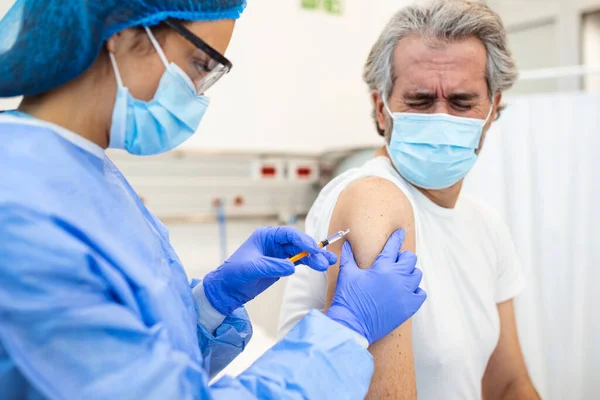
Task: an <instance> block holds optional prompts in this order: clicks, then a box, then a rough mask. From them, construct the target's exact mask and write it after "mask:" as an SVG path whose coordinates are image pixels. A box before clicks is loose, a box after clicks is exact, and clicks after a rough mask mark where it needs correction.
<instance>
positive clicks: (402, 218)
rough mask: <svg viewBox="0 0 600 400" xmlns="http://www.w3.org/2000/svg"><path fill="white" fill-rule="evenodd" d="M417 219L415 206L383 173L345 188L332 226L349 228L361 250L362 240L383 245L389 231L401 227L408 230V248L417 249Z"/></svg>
mask: <svg viewBox="0 0 600 400" xmlns="http://www.w3.org/2000/svg"><path fill="white" fill-rule="evenodd" d="M414 219H415V218H414V211H413V207H412V205H411V203H410V201H409V199H408V197H407V196H406V195H405V194H404V192H402V190H400V188H398V186H396V185H395V184H394V183H393V182H390V181H388V180H386V179H383V178H380V177H368V178H363V179H360V180H357V181H356V182H354V183H352V184H351V185H349V186H348V187H347V188H346V189H345V190H344V191H343V192H342V194H341V195H340V198H339V199H338V202H337V204H336V206H335V209H334V212H333V216H332V219H331V225H332V226H331V228H337V227H339V226H346V227H348V228H350V229H351V230H352V232H351V234H350V236H349V238H348V239H349V240H350V241H351V242H352V245H353V247H355V250H356V251H357V252H358V253H362V251H361V247H363V246H362V245H361V244H364V245H365V246H369V247H371V246H375V247H380V246H381V247H382V248H383V245H385V243H386V242H387V239H388V238H389V237H390V235H391V234H392V233H393V232H394V231H395V230H397V229H400V228H402V229H404V230H406V232H407V241H406V243H405V245H407V246H405V248H407V249H410V250H413V251H414V223H415V222H414ZM334 225H335V227H334ZM374 250H377V249H374ZM369 253H372V252H371V251H369ZM369 258H370V257H369ZM357 261H360V260H358V259H357ZM359 265H360V263H359Z"/></svg>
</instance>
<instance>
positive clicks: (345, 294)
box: [0, 0, 426, 400]
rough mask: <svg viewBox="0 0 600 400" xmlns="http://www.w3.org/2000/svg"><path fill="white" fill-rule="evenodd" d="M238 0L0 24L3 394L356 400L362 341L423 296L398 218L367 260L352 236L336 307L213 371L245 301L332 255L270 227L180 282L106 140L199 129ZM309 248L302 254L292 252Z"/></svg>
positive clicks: (105, 1) (163, 234) (122, 141)
mask: <svg viewBox="0 0 600 400" xmlns="http://www.w3.org/2000/svg"><path fill="white" fill-rule="evenodd" d="M245 7H246V3H245V0H193V1H190V0H138V1H123V0H102V1H100V0H60V1H59V0H52V1H44V2H41V1H39V0H17V1H16V3H15V5H14V6H13V7H12V8H11V10H10V11H9V12H8V14H7V15H6V16H5V17H4V18H3V19H2V20H1V21H0V38H3V41H2V43H1V44H0V97H14V96H23V101H22V103H21V104H20V106H19V107H18V110H16V111H11V112H7V113H0V136H1V137H2V140H3V145H2V146H0V176H2V177H3V178H2V185H0V239H1V240H0V281H1V282H2V284H1V285H0V320H1V321H2V322H1V323H0V398H1V399H9V400H13V399H46V398H48V399H74V398H92V399H112V398H115V399H127V398H130V399H134V398H144V399H150V398H156V399H217V398H227V399H238V398H239V399H241V398H244V399H247V398H261V399H279V398H287V397H298V398H300V397H302V398H340V397H343V398H364V397H365V395H366V394H367V391H368V389H369V386H370V381H371V377H372V374H373V368H374V365H373V358H372V357H371V355H370V354H369V352H368V351H367V347H368V346H369V345H370V344H372V343H374V342H376V341H378V340H379V339H381V338H383V337H384V336H386V335H388V334H389V333H391V332H392V331H394V330H395V329H397V328H398V327H399V326H400V325H402V324H404V323H405V322H406V321H407V320H409V319H410V318H411V317H412V316H413V315H414V314H415V313H416V312H417V311H418V310H419V308H420V307H421V306H422V305H423V303H424V302H425V299H426V294H425V292H424V291H423V290H421V289H420V288H419V285H420V282H421V278H422V274H421V271H420V270H419V269H417V268H416V262H417V261H416V257H415V255H414V254H412V253H410V252H401V248H402V245H403V242H404V232H403V231H397V232H396V233H394V234H393V235H392V236H391V238H390V239H389V241H388V243H387V244H386V246H385V248H384V249H383V251H382V253H381V255H380V256H379V257H378V258H377V261H376V262H375V263H374V265H373V266H372V268H371V269H369V270H363V269H360V268H359V267H358V266H357V264H356V262H355V260H354V255H353V252H352V248H351V247H350V245H349V244H348V243H347V244H346V245H345V246H344V248H343V252H342V253H341V257H340V259H339V268H340V273H339V279H338V282H337V290H336V294H335V297H334V301H333V304H332V306H331V308H330V309H329V310H328V311H327V312H325V313H324V312H321V311H318V310H313V311H312V312H310V313H309V314H308V315H306V316H305V317H304V318H303V319H302V320H301V321H300V322H299V323H298V324H297V326H296V327H295V328H294V329H292V331H291V332H290V333H288V334H287V335H286V336H285V337H284V338H283V339H282V340H281V341H279V342H278V343H277V344H276V345H275V346H274V347H273V348H271V349H270V350H269V351H267V352H266V353H265V354H264V355H263V356H262V357H261V358H260V359H259V360H258V361H257V362H256V363H255V364H253V366H252V367H251V368H250V369H248V370H247V371H246V372H244V373H242V374H241V375H240V376H238V377H236V378H232V377H227V376H226V377H223V378H221V379H219V380H218V381H216V382H214V383H212V384H209V382H210V381H211V379H212V378H213V377H214V376H215V375H216V374H217V373H219V372H220V371H221V370H222V369H223V368H224V367H226V366H227V365H228V364H229V363H230V362H231V361H232V360H233V359H234V358H235V357H236V356H237V355H238V354H240V353H241V352H242V351H243V350H244V349H245V348H246V346H247V345H248V343H249V341H250V339H251V337H252V324H251V321H250V318H249V316H248V313H247V312H246V310H245V307H244V306H245V304H246V303H248V302H249V301H251V300H252V299H254V298H255V297H256V296H259V295H260V294H261V293H262V292H264V291H265V290H267V289H268V288H270V287H271V286H272V285H273V284H274V283H276V282H277V281H279V280H280V279H281V278H282V277H286V276H289V275H292V274H294V273H295V272H296V271H297V269H299V268H303V269H304V268H310V269H312V270H314V271H316V272H318V273H324V272H325V271H327V270H328V268H330V266H332V265H334V264H336V263H338V258H337V257H336V255H335V254H333V253H331V252H329V251H327V250H325V249H321V248H320V247H319V246H318V245H317V243H316V241H315V240H314V239H313V238H311V237H309V236H307V235H306V234H304V233H303V232H301V231H299V230H297V229H294V228H290V227H265V228H260V229H258V230H256V232H254V233H253V234H252V235H251V236H250V238H248V240H247V241H246V242H245V243H244V244H243V245H242V246H241V247H240V248H239V249H238V250H236V251H235V252H233V254H232V255H231V256H230V257H229V258H228V259H227V260H226V261H225V262H224V264H223V265H221V266H217V265H215V268H214V270H212V271H211V272H209V273H208V274H206V275H205V276H204V277H203V279H201V280H200V279H192V280H190V279H188V277H187V276H186V273H185V271H184V268H183V265H182V264H181V262H180V260H179V258H178V257H177V254H176V252H175V250H174V248H173V246H172V245H171V242H170V239H169V234H168V231H167V229H166V227H165V226H164V225H163V224H162V223H161V222H160V221H159V220H158V219H157V218H156V217H155V216H154V215H153V214H152V212H151V211H150V210H149V209H147V208H146V207H145V205H144V204H143V203H142V201H141V200H140V198H139V197H138V196H137V194H136V193H135V191H134V190H133V188H132V187H131V186H130V184H129V182H128V181H127V179H126V178H125V177H124V176H123V174H122V173H121V172H120V171H119V169H118V168H117V167H116V166H115V165H114V164H113V163H112V161H111V160H110V159H109V157H107V155H106V154H105V149H107V148H109V147H110V148H116V149H123V150H125V151H127V152H129V153H131V154H134V155H139V156H146V155H154V154H161V153H164V152H166V151H169V150H172V149H174V148H176V147H177V146H179V145H181V144H182V143H183V142H185V141H186V140H187V139H188V138H190V137H191V136H192V135H194V134H203V132H202V129H201V128H200V129H199V125H200V122H201V120H202V118H203V117H204V115H205V113H206V111H207V107H208V103H209V102H208V98H207V97H206V92H207V91H208V90H209V89H211V88H212V86H213V85H214V83H215V82H217V81H218V80H219V79H220V78H222V77H223V76H224V75H225V74H227V72H229V70H230V69H231V67H232V64H231V62H230V61H229V60H228V59H227V58H226V57H225V56H224V53H225V51H226V49H227V47H228V45H229V41H230V39H231V36H232V32H233V29H234V25H235V23H234V21H235V20H236V19H237V18H239V17H240V15H241V14H242V12H243V10H244V9H245ZM40 27H43V29H42V28H40ZM243 39H244V38H243V37H242V38H240V40H243ZM246 45H247V46H253V45H261V44H257V43H253V42H248V43H247V44H246ZM262 45H267V44H262ZM234 111H235V110H232V112H234ZM217 133H218V132H217ZM318 239H322V238H318ZM303 252H306V253H308V257H306V258H304V259H303V260H302V263H303V265H297V264H294V263H292V262H291V261H290V260H289V258H290V257H293V256H295V255H297V254H299V253H303ZM390 293H393V294H394V295H390ZM315 376H318V377H319V379H315Z"/></svg>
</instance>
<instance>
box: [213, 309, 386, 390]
mask: <svg viewBox="0 0 600 400" xmlns="http://www.w3.org/2000/svg"><path fill="white" fill-rule="evenodd" d="M356 336H357V335H356V334H355V333H354V332H353V331H351V330H350V329H348V328H346V327H345V326H342V325H341V324H338V323H337V322H335V321H333V320H331V319H330V318H329V317H327V316H325V315H324V314H322V313H321V312H319V311H316V310H313V311H311V312H309V313H308V314H307V315H306V316H305V317H304V318H303V319H302V320H301V321H300V322H299V323H298V324H297V325H296V326H295V327H294V328H293V329H292V330H291V331H290V332H289V333H288V334H287V335H286V336H285V337H284V338H283V339H282V340H281V341H280V342H279V343H277V344H276V345H275V346H274V347H273V348H272V349H271V350H269V351H267V352H266V353H265V354H264V355H263V356H262V357H261V358H259V359H258V361H256V362H255V363H254V364H253V365H252V366H251V367H250V368H249V369H248V370H246V371H245V372H244V373H242V374H241V375H240V376H239V377H237V378H236V379H234V378H231V377H228V376H225V377H223V378H221V379H220V380H219V381H217V382H216V383H214V384H213V385H212V386H211V393H212V394H213V395H214V398H216V399H255V398H259V399H364V398H365V396H366V395H367V391H368V390H369V385H370V382H371V377H372V375H373V368H374V364H373V358H372V357H371V355H370V354H369V352H368V351H367V350H366V349H365V348H366V346H365V347H363V345H361V344H359V343H360V340H357V337H356ZM365 345H366V343H365ZM236 396H237V397H236Z"/></svg>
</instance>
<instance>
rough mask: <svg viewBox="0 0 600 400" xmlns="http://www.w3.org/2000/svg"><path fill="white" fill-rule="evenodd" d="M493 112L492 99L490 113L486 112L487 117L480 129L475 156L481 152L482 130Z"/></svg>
mask: <svg viewBox="0 0 600 400" xmlns="http://www.w3.org/2000/svg"><path fill="white" fill-rule="evenodd" d="M493 111H494V100H493V99H492V105H491V106H490V111H489V112H488V115H487V117H486V118H485V121H484V123H483V126H482V127H481V138H480V139H479V146H477V149H476V150H475V154H477V155H479V153H480V152H481V148H482V145H483V129H484V128H485V126H486V125H487V124H488V122H490V121H489V120H490V117H491V116H492V112H493Z"/></svg>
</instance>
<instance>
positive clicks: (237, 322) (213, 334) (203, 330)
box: [191, 279, 252, 379]
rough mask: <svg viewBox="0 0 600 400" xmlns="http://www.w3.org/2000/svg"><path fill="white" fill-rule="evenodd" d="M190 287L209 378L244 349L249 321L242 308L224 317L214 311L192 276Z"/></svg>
mask: <svg viewBox="0 0 600 400" xmlns="http://www.w3.org/2000/svg"><path fill="white" fill-rule="evenodd" d="M191 287H192V294H193V296H194V300H195V305H196V311H197V313H198V344H199V346H200V351H201V352H202V357H203V358H204V369H205V370H206V372H207V373H208V375H209V379H212V378H213V377H214V376H216V375H217V374H218V373H219V372H221V370H223V368H225V367H226V366H227V365H229V363H231V362H232V361H233V360H234V359H235V358H236V357H237V356H238V355H239V354H240V353H241V352H242V351H243V350H244V349H245V348H246V345H247V344H248V342H249V341H250V338H251V337H252V324H251V323H250V317H249V316H248V313H247V312H246V310H245V309H244V308H243V307H240V308H238V309H237V310H235V311H234V312H233V313H232V314H231V315H229V316H227V317H226V316H224V315H223V314H221V313H220V312H218V311H217V310H215V309H214V307H213V306H212V305H211V304H210V302H209V301H208V299H207V298H206V295H205V293H204V288H203V286H202V281H200V280H197V279H194V280H193V281H192V283H191Z"/></svg>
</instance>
